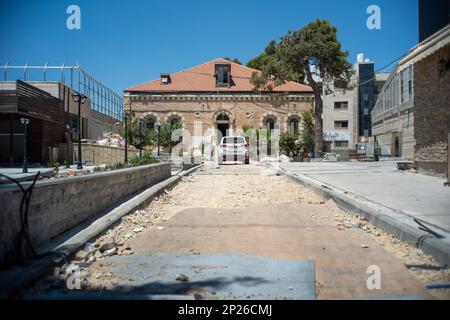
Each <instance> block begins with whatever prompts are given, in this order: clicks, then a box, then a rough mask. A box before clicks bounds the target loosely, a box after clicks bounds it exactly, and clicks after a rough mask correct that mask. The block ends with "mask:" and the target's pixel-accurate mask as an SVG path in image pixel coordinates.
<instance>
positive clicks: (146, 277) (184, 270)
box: [107, 252, 316, 300]
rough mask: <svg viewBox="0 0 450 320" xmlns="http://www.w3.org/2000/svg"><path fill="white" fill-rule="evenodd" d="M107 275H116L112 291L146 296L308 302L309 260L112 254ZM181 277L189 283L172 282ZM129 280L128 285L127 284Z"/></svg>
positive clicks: (310, 285) (312, 291)
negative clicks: (114, 286) (186, 278)
mask: <svg viewBox="0 0 450 320" xmlns="http://www.w3.org/2000/svg"><path fill="white" fill-rule="evenodd" d="M109 262H110V263H112V266H111V267H108V268H107V271H109V272H112V273H114V274H120V277H121V278H122V279H124V280H119V281H118V283H117V290H119V291H125V292H139V293H140V294H143V293H146V294H151V295H190V294H192V295H196V296H198V295H199V296H200V297H201V298H205V299H227V300H228V299H253V300H286V299H293V300H305V299H307V300H311V299H314V298H315V292H316V290H315V269H314V262H313V261H311V260H291V261H289V260H276V259H265V258H260V257H256V256H251V255H247V254H216V255H198V256H196V255H193V254H187V253H186V254H152V253H150V252H140V253H138V254H135V255H133V256H129V257H124V256H115V257H112V258H111V259H110V260H109ZM177 274H184V275H187V276H188V277H189V281H186V282H180V281H176V279H175V278H176V275H177ZM130 277H132V279H133V281H130V280H129V279H130Z"/></svg>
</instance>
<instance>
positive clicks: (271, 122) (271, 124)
mask: <svg viewBox="0 0 450 320" xmlns="http://www.w3.org/2000/svg"><path fill="white" fill-rule="evenodd" d="M263 128H264V129H266V134H267V156H268V157H270V156H272V137H273V134H274V131H275V129H277V118H276V117H275V116H267V117H265V118H264V121H263Z"/></svg>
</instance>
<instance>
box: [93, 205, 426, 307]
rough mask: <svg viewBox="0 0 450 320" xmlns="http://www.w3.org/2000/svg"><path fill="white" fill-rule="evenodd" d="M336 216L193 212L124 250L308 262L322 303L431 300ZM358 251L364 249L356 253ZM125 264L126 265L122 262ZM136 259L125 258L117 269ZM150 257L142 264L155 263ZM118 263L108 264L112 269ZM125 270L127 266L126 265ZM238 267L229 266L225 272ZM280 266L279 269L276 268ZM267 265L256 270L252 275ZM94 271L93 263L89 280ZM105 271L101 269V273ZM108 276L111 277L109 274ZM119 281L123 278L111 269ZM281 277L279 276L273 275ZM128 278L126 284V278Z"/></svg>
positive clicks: (291, 211)
mask: <svg viewBox="0 0 450 320" xmlns="http://www.w3.org/2000/svg"><path fill="white" fill-rule="evenodd" d="M330 215H333V213H332V212H330V210H329V209H328V208H327V207H326V206H323V205H308V204H304V205H300V204H295V205H269V206H259V207H251V208H243V209H236V210H231V209H228V210H227V209H222V208H216V209H212V208H191V209H187V210H183V211H181V212H180V213H178V214H177V215H176V216H175V217H173V218H172V219H171V220H169V221H167V222H166V223H164V224H162V226H164V229H163V230H161V229H158V228H153V229H149V230H147V231H146V232H143V233H141V234H140V235H139V236H138V237H137V238H136V239H134V240H132V241H131V242H130V243H128V244H127V245H129V246H130V247H132V249H133V250H134V251H135V252H136V254H137V255H141V254H145V253H158V254H175V255H185V254H189V255H191V256H192V261H194V263H195V261H197V262H198V263H200V261H202V259H203V258H202V256H203V255H217V254H230V255H234V254H235V253H242V254H247V255H252V256H257V257H261V258H265V259H270V260H281V261H298V260H311V261H314V262H315V267H316V281H317V282H316V286H317V287H316V289H317V290H316V294H317V297H318V298H319V299H357V298H359V297H370V296H377V297H384V296H399V297H403V296H417V297H420V298H421V299H430V298H431V296H430V295H429V294H428V292H427V290H426V289H425V286H424V284H423V283H421V282H420V281H419V280H417V279H416V278H415V277H414V276H413V275H412V274H411V273H409V271H408V270H407V269H406V268H405V266H404V265H403V264H402V263H401V262H400V261H399V260H397V259H396V258H395V257H394V256H393V255H392V254H390V253H388V252H387V251H386V250H385V249H384V248H383V247H381V246H380V245H378V244H377V242H376V241H375V239H374V238H373V237H372V236H370V235H369V234H367V233H365V232H363V231H362V230H360V229H348V230H346V231H339V230H338V229H337V228H336V222H335V221H334V220H333V219H325V217H330ZM362 244H366V245H368V246H369V248H367V249H363V248H361V245H362ZM122 259H123V260H122ZM128 259H129V261H130V262H131V261H132V259H133V258H130V257H123V258H121V259H120V261H121V263H125V261H127V260H128ZM158 259H159V258H158V255H155V256H151V255H149V256H148V261H147V263H153V262H154V260H158ZM117 261H119V260H113V258H108V259H107V262H112V263H113V264H114V263H115V262H117ZM126 263H127V265H131V264H129V263H128V262H126ZM235 263H236V261H231V260H229V265H228V266H229V267H232V265H233V264H235ZM284 263H285V262H283V263H280V266H281V265H283V264H284ZM373 265H376V266H379V267H380V269H381V270H382V289H381V290H369V289H368V288H367V278H368V277H369V275H368V274H367V273H366V272H367V268H368V267H369V266H373ZM263 267H264V264H256V265H254V267H253V268H254V273H253V274H257V272H258V271H257V270H258V269H259V268H263ZM97 268H99V267H98V264H97V263H95V264H94V265H93V266H91V272H95V270H96V269H97ZM99 269H101V270H103V268H99ZM106 270H109V271H111V270H112V269H106ZM116 271H117V273H116V272H113V274H114V275H116V276H118V277H119V278H120V277H122V276H123V275H124V274H125V275H126V274H127V273H126V272H127V270H126V268H125V267H121V268H120V269H116ZM276 276H278V277H283V272H279V271H277V272H276ZM125 277H126V276H125Z"/></svg>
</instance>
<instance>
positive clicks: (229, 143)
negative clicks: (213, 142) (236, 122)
mask: <svg viewBox="0 0 450 320" xmlns="http://www.w3.org/2000/svg"><path fill="white" fill-rule="evenodd" d="M248 147H249V146H248V143H247V141H246V140H245V138H244V137H224V138H222V141H221V143H220V146H219V165H221V164H223V163H224V162H237V161H238V162H242V164H250V158H249V155H248Z"/></svg>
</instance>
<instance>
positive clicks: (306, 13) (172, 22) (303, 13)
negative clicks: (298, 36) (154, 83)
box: [0, 0, 418, 94]
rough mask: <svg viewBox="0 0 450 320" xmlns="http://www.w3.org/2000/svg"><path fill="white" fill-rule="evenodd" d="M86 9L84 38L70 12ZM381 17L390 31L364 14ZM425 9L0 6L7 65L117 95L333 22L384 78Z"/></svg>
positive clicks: (342, 4) (115, 2)
mask: <svg viewBox="0 0 450 320" xmlns="http://www.w3.org/2000/svg"><path fill="white" fill-rule="evenodd" d="M70 4H76V5H79V6H80V8H81V23H82V26H81V27H82V28H81V30H72V31H71V30H68V29H67V28H66V19H67V17H68V15H67V14H66V9H67V7H68V6H69V5H70ZM371 4H376V5H379V6H380V7H381V10H382V29H381V30H369V29H367V27H366V20H367V17H368V15H367V14H366V9H367V7H368V6H369V5H371ZM417 6H418V5H417V0H371V1H366V0H345V1H339V0H314V1H311V0H307V1H304V0H276V1H273V0H267V1H266V0H258V1H256V0H228V1H214V0H189V1H188V0H185V1H181V0H180V1H179V0H170V1H167V0H158V1H154V0H128V1H125V0H123V1H119V0H95V1H93V0H91V1H88V0H71V1H66V0H40V1H37V0H29V1H25V0H0V64H1V65H3V64H5V63H6V62H8V61H9V63H10V64H15V65H23V64H25V63H26V62H29V63H30V64H32V65H38V64H45V63H46V62H49V63H50V64H52V65H61V64H62V63H63V62H66V63H67V64H75V62H78V63H79V64H80V65H81V66H82V67H83V68H84V69H86V70H87V71H88V72H89V73H91V74H92V75H93V76H94V77H96V78H97V79H98V80H100V81H102V82H103V83H104V84H105V85H107V86H109V87H110V88H112V89H113V90H115V91H116V92H117V93H119V94H120V93H121V92H122V90H123V89H124V88H126V87H129V86H133V85H136V84H140V83H143V82H146V81H149V80H152V79H154V78H157V77H158V76H159V74H160V73H162V72H168V73H172V72H175V71H179V70H182V69H185V68H188V67H192V66H195V65H197V64H200V63H202V62H205V61H207V60H210V59H213V58H218V57H225V56H229V57H232V58H238V59H240V60H241V61H242V62H244V63H246V62H247V61H248V60H249V59H251V58H252V57H254V56H256V55H258V54H259V53H261V52H262V51H263V49H264V48H265V46H266V44H267V43H268V42H269V41H270V40H271V39H279V37H280V36H282V35H284V34H285V33H286V32H287V31H288V30H294V29H298V28H301V27H302V26H304V25H305V24H307V23H308V22H310V21H312V20H314V19H316V18H326V19H328V20H330V21H331V23H332V24H334V25H335V26H336V27H337V28H338V36H339V39H340V40H341V42H342V44H343V47H344V49H345V50H348V51H349V52H350V61H351V62H354V61H355V60H356V54H357V53H360V52H364V53H365V54H366V56H367V57H368V58H370V59H371V60H373V61H375V63H376V65H375V66H376V68H380V67H382V66H384V65H386V64H388V63H390V62H391V61H392V60H394V59H396V58H398V57H399V56H401V55H402V54H404V53H405V52H406V51H407V50H409V49H410V48H411V47H412V46H414V45H415V44H417V41H418V9H417Z"/></svg>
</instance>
